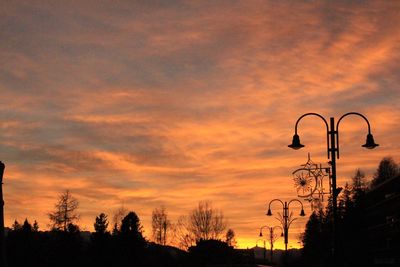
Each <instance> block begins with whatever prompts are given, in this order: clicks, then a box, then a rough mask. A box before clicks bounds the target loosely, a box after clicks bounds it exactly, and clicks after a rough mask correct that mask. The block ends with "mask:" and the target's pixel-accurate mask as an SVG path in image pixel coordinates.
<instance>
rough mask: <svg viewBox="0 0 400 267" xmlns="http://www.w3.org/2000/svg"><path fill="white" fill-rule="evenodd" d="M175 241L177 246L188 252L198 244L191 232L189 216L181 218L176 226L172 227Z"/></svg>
mask: <svg viewBox="0 0 400 267" xmlns="http://www.w3.org/2000/svg"><path fill="white" fill-rule="evenodd" d="M172 230H173V233H174V234H173V239H174V241H175V244H176V246H178V247H179V248H181V249H184V250H187V249H188V248H189V247H191V246H193V245H195V244H196V239H195V237H194V235H193V233H192V232H191V231H189V220H188V217H187V216H180V217H179V218H178V221H177V223H176V224H175V225H173V226H172Z"/></svg>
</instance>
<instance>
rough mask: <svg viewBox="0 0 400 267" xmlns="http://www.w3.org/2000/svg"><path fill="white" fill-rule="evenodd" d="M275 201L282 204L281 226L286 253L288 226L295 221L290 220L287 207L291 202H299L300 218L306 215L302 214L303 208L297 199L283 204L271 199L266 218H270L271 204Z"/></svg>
mask: <svg viewBox="0 0 400 267" xmlns="http://www.w3.org/2000/svg"><path fill="white" fill-rule="evenodd" d="M275 201H278V202H280V203H281V204H282V207H283V213H282V226H283V235H284V239H285V251H287V244H288V241H289V227H290V224H291V223H292V222H293V221H294V220H295V219H291V214H290V215H289V206H290V203H292V202H299V203H300V205H301V212H300V216H302V217H303V216H305V215H306V214H305V213H304V208H303V203H302V202H301V201H300V200H298V199H292V200H290V201H289V202H286V201H285V202H283V201H282V200H280V199H273V200H271V201H270V202H269V205H268V212H267V215H268V216H272V212H271V204H272V203H273V202H275Z"/></svg>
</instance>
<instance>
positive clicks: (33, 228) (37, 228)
mask: <svg viewBox="0 0 400 267" xmlns="http://www.w3.org/2000/svg"><path fill="white" fill-rule="evenodd" d="M32 231H34V232H38V231H39V224H38V222H37V221H36V220H35V221H34V222H33V226H32Z"/></svg>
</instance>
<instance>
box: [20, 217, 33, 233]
mask: <svg viewBox="0 0 400 267" xmlns="http://www.w3.org/2000/svg"><path fill="white" fill-rule="evenodd" d="M21 230H22V231H24V232H32V230H33V228H32V225H31V224H30V223H29V221H28V219H27V218H26V219H25V221H24V223H23V224H22V229H21Z"/></svg>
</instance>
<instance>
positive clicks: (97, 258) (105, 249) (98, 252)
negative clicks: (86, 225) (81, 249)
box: [90, 213, 113, 266]
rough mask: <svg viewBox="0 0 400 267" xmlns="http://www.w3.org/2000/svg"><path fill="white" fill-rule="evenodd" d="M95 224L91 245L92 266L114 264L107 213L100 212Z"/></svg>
mask: <svg viewBox="0 0 400 267" xmlns="http://www.w3.org/2000/svg"><path fill="white" fill-rule="evenodd" d="M93 225H94V230H95V232H94V233H93V234H92V244H91V247H90V253H91V255H92V256H91V264H90V265H92V266H112V263H113V261H112V255H110V251H112V250H111V246H112V244H111V235H110V233H109V232H108V231H107V227H108V220H107V215H106V214H104V213H100V214H99V216H97V217H96V219H95V223H94V224H93Z"/></svg>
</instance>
